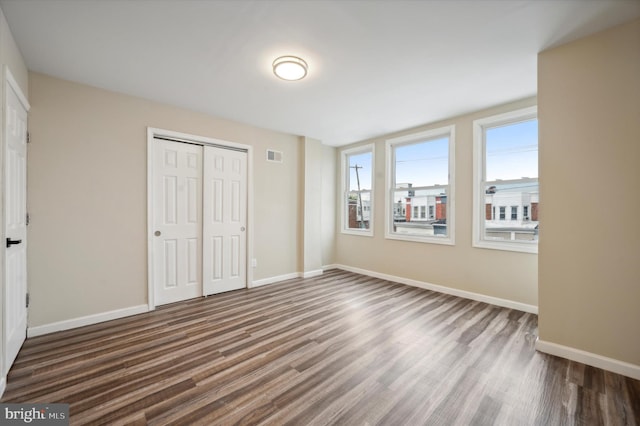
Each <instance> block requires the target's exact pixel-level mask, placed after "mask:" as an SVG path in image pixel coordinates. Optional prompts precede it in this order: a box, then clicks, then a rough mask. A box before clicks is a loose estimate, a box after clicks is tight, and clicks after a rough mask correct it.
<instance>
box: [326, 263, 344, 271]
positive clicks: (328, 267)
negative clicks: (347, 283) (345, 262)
mask: <svg viewBox="0 0 640 426" xmlns="http://www.w3.org/2000/svg"><path fill="white" fill-rule="evenodd" d="M339 267H340V266H339V265H336V264H331V265H323V266H322V270H323V271H328V270H330V269H338V268H339Z"/></svg>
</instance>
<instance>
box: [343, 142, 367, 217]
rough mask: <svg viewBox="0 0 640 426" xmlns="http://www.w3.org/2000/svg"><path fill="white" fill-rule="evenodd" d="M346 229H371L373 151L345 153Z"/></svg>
mask: <svg viewBox="0 0 640 426" xmlns="http://www.w3.org/2000/svg"><path fill="white" fill-rule="evenodd" d="M344 158H345V162H344V163H343V164H344V167H345V174H346V182H345V184H346V188H345V198H346V200H345V206H346V211H345V212H344V215H345V216H344V217H345V219H344V222H345V224H344V229H345V230H369V229H370V226H371V204H372V198H371V197H372V194H371V180H372V175H373V169H372V167H373V164H372V161H373V152H372V151H365V152H359V153H356V154H345V157H344Z"/></svg>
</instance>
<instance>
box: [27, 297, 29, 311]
mask: <svg viewBox="0 0 640 426" xmlns="http://www.w3.org/2000/svg"><path fill="white" fill-rule="evenodd" d="M28 307H29V293H27V308H28Z"/></svg>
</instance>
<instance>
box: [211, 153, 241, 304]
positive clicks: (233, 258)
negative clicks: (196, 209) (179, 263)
mask: <svg viewBox="0 0 640 426" xmlns="http://www.w3.org/2000/svg"><path fill="white" fill-rule="evenodd" d="M203 185H204V187H203V200H204V201H203V204H204V223H203V238H204V245H203V259H204V271H203V280H204V294H205V295H209V294H214V293H221V292H223V291H229V290H237V289H240V288H245V287H246V281H247V278H246V276H247V274H246V270H247V268H246V261H247V238H246V226H247V153H246V152H244V151H234V150H230V149H224V148H217V147H212V146H205V147H204V184H203Z"/></svg>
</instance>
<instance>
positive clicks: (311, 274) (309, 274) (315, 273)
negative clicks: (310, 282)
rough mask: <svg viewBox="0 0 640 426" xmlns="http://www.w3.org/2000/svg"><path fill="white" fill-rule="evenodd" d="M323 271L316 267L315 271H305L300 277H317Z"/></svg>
mask: <svg viewBox="0 0 640 426" xmlns="http://www.w3.org/2000/svg"><path fill="white" fill-rule="evenodd" d="M322 272H324V271H323V270H322V269H316V270H315V271H307V272H303V273H302V278H313V277H319V276H320V275H322Z"/></svg>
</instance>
